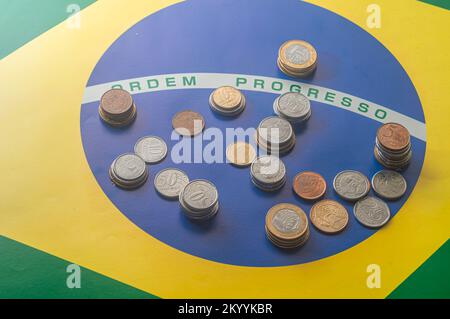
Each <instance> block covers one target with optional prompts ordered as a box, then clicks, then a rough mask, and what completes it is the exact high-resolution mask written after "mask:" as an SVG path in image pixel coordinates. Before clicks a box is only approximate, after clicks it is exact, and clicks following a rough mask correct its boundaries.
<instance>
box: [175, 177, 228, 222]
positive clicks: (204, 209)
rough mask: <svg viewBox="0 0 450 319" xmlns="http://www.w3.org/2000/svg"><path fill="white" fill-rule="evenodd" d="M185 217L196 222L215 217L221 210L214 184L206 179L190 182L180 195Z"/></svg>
mask: <svg viewBox="0 0 450 319" xmlns="http://www.w3.org/2000/svg"><path fill="white" fill-rule="evenodd" d="M179 201H180V205H181V207H182V208H183V212H184V213H185V215H186V216H187V217H188V218H190V219H192V220H196V221H204V220H208V219H210V218H212V217H214V216H215V215H216V214H217V211H218V210H219V194H218V192H217V188H216V187H215V186H214V184H213V183H211V182H210V181H207V180H204V179H197V180H193V181H191V182H189V183H188V184H187V185H186V186H185V187H184V188H183V190H182V191H181V192H180V195H179Z"/></svg>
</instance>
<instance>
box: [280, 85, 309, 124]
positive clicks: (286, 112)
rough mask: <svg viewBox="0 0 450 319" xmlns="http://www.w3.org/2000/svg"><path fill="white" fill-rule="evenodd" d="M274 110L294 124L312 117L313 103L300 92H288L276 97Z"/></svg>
mask: <svg viewBox="0 0 450 319" xmlns="http://www.w3.org/2000/svg"><path fill="white" fill-rule="evenodd" d="M273 111H274V112H275V114H276V115H278V116H279V117H281V118H283V119H285V120H288V121H289V122H290V123H292V124H296V123H301V122H306V121H307V120H308V119H309V118H310V117H311V103H310V101H309V99H308V98H307V97H306V96H304V95H303V94H301V93H299V92H287V93H284V94H282V95H280V96H279V97H278V98H276V99H275V101H274V102H273Z"/></svg>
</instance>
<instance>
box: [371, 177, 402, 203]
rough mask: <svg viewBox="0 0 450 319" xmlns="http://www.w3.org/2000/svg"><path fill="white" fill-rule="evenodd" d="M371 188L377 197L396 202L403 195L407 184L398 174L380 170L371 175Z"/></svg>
mask: <svg viewBox="0 0 450 319" xmlns="http://www.w3.org/2000/svg"><path fill="white" fill-rule="evenodd" d="M372 187H373V190H374V192H375V193H376V194H377V195H378V196H380V197H382V198H384V199H387V200H396V199H399V198H400V197H402V196H403V195H404V194H405V192H406V188H407V184H406V180H405V178H404V177H403V176H402V175H401V174H400V173H398V172H395V171H391V170H381V171H379V172H377V173H376V174H375V175H373V177H372Z"/></svg>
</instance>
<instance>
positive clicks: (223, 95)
mask: <svg viewBox="0 0 450 319" xmlns="http://www.w3.org/2000/svg"><path fill="white" fill-rule="evenodd" d="M209 105H210V106H211V109H212V110H213V111H215V112H217V113H219V114H221V115H225V116H235V115H238V114H240V113H241V112H242V111H243V110H244V109H245V96H244V95H243V94H242V93H241V91H239V90H238V89H235V88H234V87H231V86H222V87H219V88H217V89H216V90H214V91H213V92H212V93H211V95H210V97H209Z"/></svg>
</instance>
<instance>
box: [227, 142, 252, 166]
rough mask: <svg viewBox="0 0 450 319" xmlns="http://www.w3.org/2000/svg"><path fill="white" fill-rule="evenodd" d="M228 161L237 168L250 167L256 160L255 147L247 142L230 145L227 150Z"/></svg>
mask: <svg viewBox="0 0 450 319" xmlns="http://www.w3.org/2000/svg"><path fill="white" fill-rule="evenodd" d="M226 157H227V159H228V161H229V162H230V163H231V164H233V165H236V166H241V167H243V166H249V165H250V164H251V163H252V162H253V161H254V160H255V158H256V151H255V148H254V147H253V146H251V145H250V144H248V143H245V142H236V143H234V144H230V145H228V147H227V150H226Z"/></svg>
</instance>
